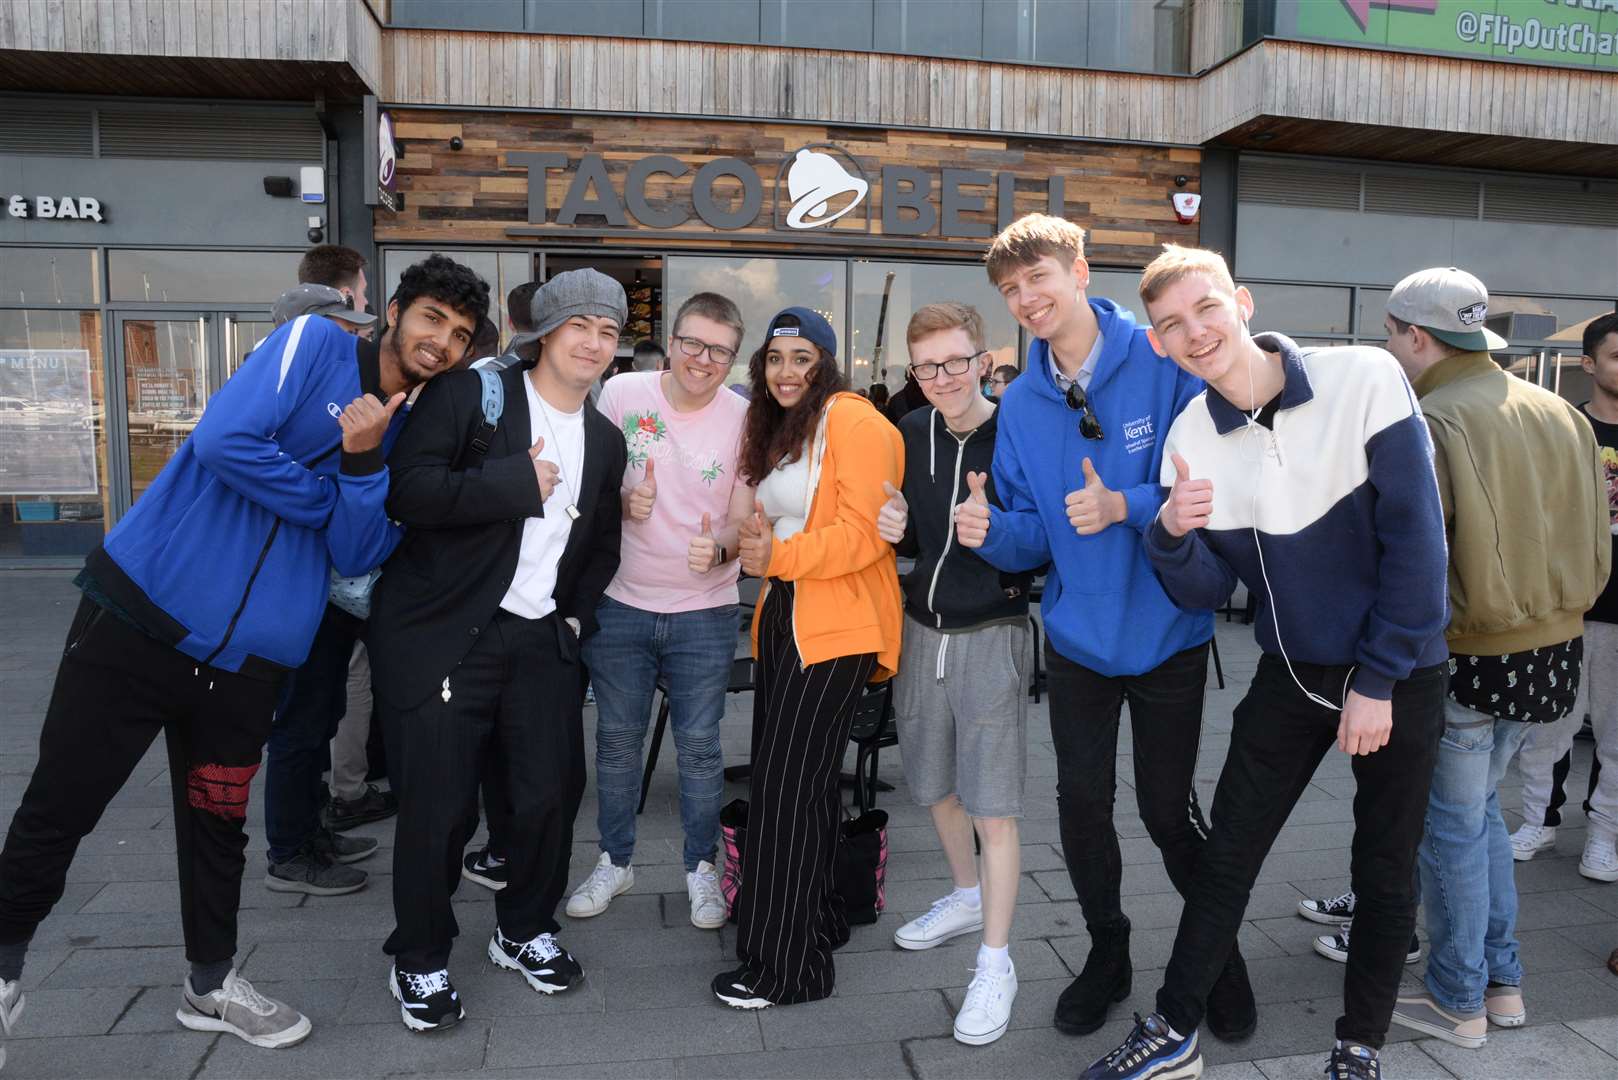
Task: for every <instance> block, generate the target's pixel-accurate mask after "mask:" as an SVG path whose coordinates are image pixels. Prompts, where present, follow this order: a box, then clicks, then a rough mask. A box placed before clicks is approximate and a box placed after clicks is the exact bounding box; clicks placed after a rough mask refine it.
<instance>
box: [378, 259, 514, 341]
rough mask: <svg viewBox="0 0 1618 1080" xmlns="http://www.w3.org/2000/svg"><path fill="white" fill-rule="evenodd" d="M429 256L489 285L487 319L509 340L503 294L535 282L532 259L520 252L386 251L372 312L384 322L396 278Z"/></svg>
mask: <svg viewBox="0 0 1618 1080" xmlns="http://www.w3.org/2000/svg"><path fill="white" fill-rule="evenodd" d="M429 255H447V256H449V257H450V258H452V259H454V260H455V261H456V262H458V263H460V264H461V265H462V266H466V267H470V268H471V270H472V272H473V273H475V274H477V275H478V277H480V278H482V279H483V280H484V281H486V282H488V283H489V318H491V319H493V320H494V325H495V326H496V328H498V329H499V331H500V341H501V342H502V343H504V342H505V341H507V340H508V339H509V338H510V337H511V324H510V323H508V322H507V321H506V294H507V293H509V292H510V291H511V290H512V289H515V288H516V287H517V286H518V285H521V284H522V283H523V282H525V281H533V280H534V260H533V257H532V256H531V255H529V254H528V253H527V252H523V251H505V252H499V251H458V250H456V249H454V248H444V249H443V250H440V251H420V250H416V251H407V250H396V251H389V252H387V253H386V254H385V255H384V256H383V262H384V264H385V265H384V267H383V269H384V270H385V275H384V284H385V285H386V286H387V288H386V289H384V290H383V291H382V292H372V293H371V296H370V300H371V310H372V311H374V312H376V313H377V316H378V317H379V318H381V319H383V320H384V321H385V320H386V319H387V315H388V301H389V300H391V299H392V298H393V293H394V290H396V289H397V288H398V287H399V279H400V278H401V277H403V276H404V272H405V268H406V267H408V266H410V265H412V264H414V263H418V262H420V261H421V260H423V259H425V258H426V257H427V256H429Z"/></svg>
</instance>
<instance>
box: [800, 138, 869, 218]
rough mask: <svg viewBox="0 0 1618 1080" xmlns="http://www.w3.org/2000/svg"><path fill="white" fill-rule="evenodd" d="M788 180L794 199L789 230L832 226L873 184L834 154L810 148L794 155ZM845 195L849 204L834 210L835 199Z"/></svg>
mask: <svg viewBox="0 0 1618 1080" xmlns="http://www.w3.org/2000/svg"><path fill="white" fill-rule="evenodd" d="M786 179H787V194H788V196H789V197H790V198H791V199H792V208H791V209H790V210H788V211H787V218H786V223H787V227H788V228H789V229H816V228H819V227H820V226H822V225H830V224H831V223H832V222H834V221H836V220H837V219H838V218H840V217H842V216H843V215H844V214H846V213H848V212H849V211H850V210H852V209H854V208H855V207H856V206H858V205H859V204H860V203H861V202H863V201H864V200H865V196H866V193H867V192H868V191H869V190H870V184H868V183H867V182H866V181H865V180H864V179H863V178H862V177H858V176H854V175H852V174H851V173H849V172H848V170H847V169H845V168H843V166H842V164H841V163H840V162H838V160H837V159H836V158H835V157H833V156H832V155H830V154H827V153H823V152H821V151H818V150H811V149H809V148H808V147H805V148H804V149H802V150H799V151H798V152H797V154H796V155H794V156H793V159H792V163H791V164H790V165H789V166H787V177H786ZM845 197H846V198H847V199H848V201H847V202H846V203H844V204H843V205H842V206H840V207H839V208H838V209H835V210H833V209H831V207H832V204H833V202H835V201H838V200H840V199H843V198H845Z"/></svg>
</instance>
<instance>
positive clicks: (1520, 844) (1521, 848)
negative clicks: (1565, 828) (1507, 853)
mask: <svg viewBox="0 0 1618 1080" xmlns="http://www.w3.org/2000/svg"><path fill="white" fill-rule="evenodd" d="M1554 850H1556V826H1555V825H1529V824H1527V823H1524V824H1522V825H1519V826H1518V827H1517V831H1516V832H1514V833H1512V834H1511V857H1512V858H1513V859H1516V860H1517V861H1518V862H1527V861H1528V860H1529V859H1532V858H1533V857H1534V856H1535V855H1538V854H1539V853H1540V852H1541V851H1554Z"/></svg>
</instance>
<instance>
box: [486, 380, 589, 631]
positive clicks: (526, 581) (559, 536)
mask: <svg viewBox="0 0 1618 1080" xmlns="http://www.w3.org/2000/svg"><path fill="white" fill-rule="evenodd" d="M522 385H523V390H524V392H525V393H526V394H527V396H528V425H529V434H528V445H529V446H532V445H533V444H534V443H536V442H538V441H539V440H540V439H544V440H545V448H544V449H543V450H541V451H540V452H539V456H540V457H541V458H543V459H544V460H546V461H551V462H555V463H556V465H557V466H558V467H559V468H560V469H561V471H562V475H561V477H560V478H558V479H557V481H556V486H555V487H554V488H552V489H551V497H550V498H548V499H546V500H545V516H544V517H531V518H529V519H528V520H527V521H525V522H523V527H522V549H521V551H520V552H519V553H518V555H517V572H516V574H514V575H513V576H512V578H511V586H510V587H509V588H507V589H506V595H505V599H503V600H501V601H500V606H501V607H502V608H504V609H505V610H507V611H509V612H511V613H512V614H513V615H521V616H522V617H523V618H525V619H543V618H544V617H545V616H547V615H549V614H550V613H551V612H553V611H555V610H556V600H555V598H554V596H553V594H554V593H555V592H556V568H557V565H558V564H559V563H561V561H562V552H563V551H565V550H566V549H567V538H568V534H569V533H570V532H571V531H572V529H573V519H572V518H571V517H569V516H568V513H567V507H568V506H569V505H575V506H576V505H577V504H578V500H579V494H578V491H579V488H578V484H579V479H580V477H581V476H582V475H583V473H584V409H583V408H580V409H579V410H578V411H577V412H570V413H569V412H562V411H561V410H559V409H553V408H551V407H550V406H549V405H547V404H545V402H544V400H543V399H542V398H541V397H540V396H539V394H538V392H537V391H535V390H534V380H533V379H531V378H527V377H524V379H523V381H522Z"/></svg>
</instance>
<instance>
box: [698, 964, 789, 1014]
mask: <svg viewBox="0 0 1618 1080" xmlns="http://www.w3.org/2000/svg"><path fill="white" fill-rule="evenodd" d="M713 995H714V997H716V998H718V999H719V1000H720V1001H722V1002H724V1003H725V1004H726V1005H729V1006H730V1007H731V1008H732V1009H768V1008H769V1007H770V1006H771V1005H773V1004H775V1003H774V1002H773V1001H771V1000H770V999H769V998H767V997H760V996H759V995H758V994H757V993H755V992H754V990H753V988H752V986H751V985H749V983H748V981H747V969H746V968H744V967H739V968H737V969H736V970H735V971H725V972H721V973H720V974H718V975H715V976H714V980H713Z"/></svg>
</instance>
